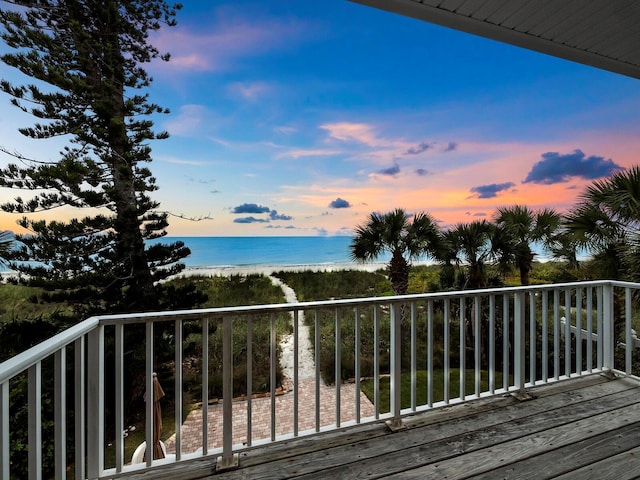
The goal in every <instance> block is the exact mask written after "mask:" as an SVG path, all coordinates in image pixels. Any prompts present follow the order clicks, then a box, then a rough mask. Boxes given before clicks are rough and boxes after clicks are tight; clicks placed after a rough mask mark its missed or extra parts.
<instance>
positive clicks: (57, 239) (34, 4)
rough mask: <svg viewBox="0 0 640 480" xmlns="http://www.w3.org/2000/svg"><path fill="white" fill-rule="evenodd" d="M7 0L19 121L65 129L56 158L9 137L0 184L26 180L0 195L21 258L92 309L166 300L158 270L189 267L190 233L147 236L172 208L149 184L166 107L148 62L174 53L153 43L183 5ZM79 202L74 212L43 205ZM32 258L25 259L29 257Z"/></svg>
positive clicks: (6, 57)
mask: <svg viewBox="0 0 640 480" xmlns="http://www.w3.org/2000/svg"><path fill="white" fill-rule="evenodd" d="M4 4H5V7H3V8H0V22H1V24H2V26H3V27H4V28H3V29H2V30H0V36H1V37H2V39H3V40H4V43H5V44H6V46H7V47H10V48H9V49H7V48H4V49H3V50H5V51H7V50H9V52H8V53H4V54H3V55H1V56H0V59H1V60H2V61H3V62H4V63H5V64H6V65H8V66H11V67H14V68H15V69H17V70H19V71H20V72H22V73H23V74H24V75H26V76H27V77H29V78H30V83H29V84H25V85H16V84H14V83H11V82H9V81H7V80H6V79H2V81H0V90H2V91H4V92H5V93H6V94H8V95H9V96H10V97H11V102H12V103H13V105H15V106H16V107H17V108H19V109H21V110H23V111H24V112H27V113H30V114H32V115H33V116H34V117H35V118H36V122H37V123H35V124H34V125H33V126H31V127H26V128H20V129H19V131H20V133H21V134H23V135H25V136H27V137H30V138H32V139H51V138H56V137H57V138H60V137H63V138H68V139H69V141H68V144H67V145H66V146H65V147H64V148H63V150H62V151H61V152H60V153H59V155H58V156H57V157H55V158H54V160H49V159H46V160H45V159H30V158H26V157H25V156H23V155H21V154H20V153H18V152H14V151H10V150H9V149H8V148H6V147H5V148H3V152H4V153H5V154H9V155H11V156H13V161H14V162H15V163H12V164H9V165H8V166H6V167H4V168H2V169H0V187H6V188H11V189H21V190H25V191H28V192H29V197H30V198H22V197H21V196H16V197H15V198H14V200H13V201H12V202H9V203H5V204H4V205H2V206H1V208H2V210H4V211H5V212H10V213H14V214H20V215H22V217H21V218H20V219H19V220H18V224H19V225H20V226H22V227H23V228H25V229H27V231H28V232H29V234H26V235H18V236H17V237H16V240H17V242H18V245H19V248H17V249H14V250H13V251H12V252H11V253H10V255H9V260H11V262H12V263H11V265H12V268H13V269H15V270H17V271H19V272H20V273H21V274H24V276H23V278H24V279H25V281H28V282H29V283H30V284H31V285H37V286H42V287H45V288H47V289H49V290H55V292H56V294H55V295H57V296H58V298H57V300H59V299H60V298H63V299H65V300H67V301H71V302H75V304H76V305H78V306H80V305H81V306H82V310H81V311H83V312H84V313H86V312H87V311H89V312H97V311H98V312H99V311H109V312H116V311H134V310H142V309H148V308H157V307H158V306H159V305H160V304H159V303H158V301H157V299H158V298H159V295H158V291H157V287H154V285H155V284H156V283H155V282H157V281H159V280H162V279H164V278H166V277H168V276H170V275H172V274H175V273H177V272H179V271H181V270H182V269H183V268H184V265H183V264H182V263H179V261H180V260H181V259H183V258H184V257H186V256H187V255H189V253H190V251H189V249H188V248H186V247H185V246H184V244H183V243H182V242H176V243H173V244H158V245H154V246H148V245H145V240H147V239H154V238H159V237H162V236H164V235H166V230H165V228H166V227H167V225H168V221H167V216H168V215H167V213H166V212H161V211H159V210H158V207H159V204H158V202H156V201H154V200H153V199H152V198H151V196H150V194H151V192H153V191H155V190H156V189H157V185H156V180H155V178H154V177H153V176H152V174H151V171H150V170H149V168H148V167H147V166H145V164H147V163H148V162H150V161H151V147H150V145H149V143H150V141H152V140H154V139H163V138H166V137H167V133H166V132H161V133H156V132H154V130H153V122H152V121H151V119H150V116H151V115H153V114H157V113H166V112H167V111H166V110H165V109H163V108H161V107H160V106H158V105H156V104H154V103H152V102H151V101H150V100H149V95H148V93H146V92H145V89H147V87H149V85H150V84H151V81H152V78H151V77H150V76H149V75H148V73H147V72H146V70H145V69H144V68H143V66H144V64H145V63H148V62H150V61H152V60H154V59H162V60H169V56H168V55H162V54H161V53H160V52H159V51H158V49H156V48H155V47H154V46H152V45H151V44H150V43H149V41H148V40H149V34H150V33H151V32H153V31H155V30H158V29H159V28H161V26H162V25H166V26H173V25H175V15H176V12H177V10H179V9H180V8H181V5H179V4H176V5H173V6H171V5H169V4H167V3H166V2H165V1H164V0H144V1H142V0H139V1H127V0H37V1H35V0H15V1H14V0H12V1H10V2H4ZM61 207H72V208H75V209H78V211H79V212H83V213H80V214H78V216H77V218H73V219H72V220H69V221H60V220H43V219H42V212H49V213H48V217H51V216H52V215H51V212H50V211H52V210H54V209H58V208H61ZM27 262H28V263H27Z"/></svg>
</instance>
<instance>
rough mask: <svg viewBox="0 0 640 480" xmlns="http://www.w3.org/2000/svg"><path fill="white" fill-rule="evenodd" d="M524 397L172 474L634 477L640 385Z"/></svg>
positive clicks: (216, 479) (590, 382) (638, 457)
mask: <svg viewBox="0 0 640 480" xmlns="http://www.w3.org/2000/svg"><path fill="white" fill-rule="evenodd" d="M530 393H531V394H532V395H533V397H534V398H533V399H532V400H529V401H524V402H522V401H518V400H516V399H515V398H514V397H512V396H495V397H491V398H483V399H478V400H474V401H471V402H468V403H465V404H460V405H455V406H448V407H443V408H438V409H434V410H430V411H427V412H424V413H419V414H416V415H413V416H409V417H406V418H405V424H406V426H407V428H406V429H405V430H402V431H399V432H395V433H392V432H390V431H389V430H388V429H387V428H386V427H385V426H384V424H382V423H377V424H370V425H362V426H357V427H351V428H346V429H342V430H341V431H336V432H326V433H321V434H317V435H312V436H308V437H303V438H296V439H292V440H288V441H284V442H280V443H277V444H273V445H267V446H261V447H254V448H252V449H249V450H247V451H243V452H242V453H241V454H240V468H238V469H236V470H229V471H224V472H215V473H213V472H212V468H211V467H212V461H211V460H210V461H209V463H207V462H206V461H205V460H200V463H194V464H193V466H192V467H189V465H182V466H178V465H176V470H175V471H176V472H177V476H171V475H169V477H171V478H173V479H174V480H177V479H178V478H190V479H196V478H207V479H210V480H234V479H252V480H254V479H256V480H257V479H289V478H301V479H326V478H330V479H332V480H339V479H345V480H346V479H360V478H368V479H372V478H406V479H412V478H413V479H423V478H447V479H454V478H458V479H467V478H473V479H475V480H480V479H489V478H536V479H538V478H556V477H558V476H559V477H560V478H562V479H563V480H569V479H573V478H576V479H577V478H611V479H612V480H613V479H614V475H615V480H624V479H625V478H635V477H638V476H639V475H640V402H639V399H640V382H638V381H636V380H632V379H624V378H619V379H614V380H612V379H609V378H606V377H604V376H599V375H594V376H591V377H587V378H580V379H571V380H567V381H563V382H557V383H554V384H549V385H544V386H540V387H535V388H532V389H530ZM623 464H624V467H621V465H623ZM627 465H628V466H627ZM178 467H181V470H178ZM190 468H191V473H190V475H191V476H190V477H189V476H188V475H189V473H188V472H189V469H190ZM620 472H630V473H625V475H621V474H620ZM164 473H165V474H167V471H166V470H165V472H164ZM130 478H132V479H133V478H138V477H137V476H136V477H130ZM139 478H140V479H145V480H147V479H150V478H153V477H152V476H149V475H146V476H140V477H139ZM164 478H168V477H164Z"/></svg>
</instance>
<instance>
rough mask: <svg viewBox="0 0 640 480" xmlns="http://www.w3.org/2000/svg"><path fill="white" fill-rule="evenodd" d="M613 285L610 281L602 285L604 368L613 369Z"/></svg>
mask: <svg viewBox="0 0 640 480" xmlns="http://www.w3.org/2000/svg"><path fill="white" fill-rule="evenodd" d="M613 295H614V292H613V286H612V285H611V284H610V283H608V284H605V285H603V286H602V328H603V336H602V341H603V355H602V369H603V370H613V368H614V360H613V354H614V351H615V345H614V344H615V341H616V340H615V334H614V325H613V322H614V315H613V302H614V298H613Z"/></svg>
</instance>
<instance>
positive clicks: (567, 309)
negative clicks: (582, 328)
mask: <svg viewBox="0 0 640 480" xmlns="http://www.w3.org/2000/svg"><path fill="white" fill-rule="evenodd" d="M564 318H565V323H564V374H565V375H566V376H567V377H570V376H571V290H570V289H568V288H566V289H565V290H564Z"/></svg>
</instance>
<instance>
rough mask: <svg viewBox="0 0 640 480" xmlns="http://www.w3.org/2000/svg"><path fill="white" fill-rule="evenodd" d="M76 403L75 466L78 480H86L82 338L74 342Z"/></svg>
mask: <svg viewBox="0 0 640 480" xmlns="http://www.w3.org/2000/svg"><path fill="white" fill-rule="evenodd" d="M73 370H74V379H73V382H74V385H73V389H74V402H73V407H74V408H73V410H74V412H73V415H74V417H75V422H74V424H75V425H74V437H75V443H74V445H75V452H74V460H75V462H74V465H75V473H76V478H85V472H86V464H85V458H86V452H87V450H86V436H85V435H86V433H85V432H86V428H85V426H86V403H85V396H84V395H85V391H86V388H85V387H86V382H85V337H84V336H82V337H80V338H78V339H77V340H76V341H75V342H74V367H73Z"/></svg>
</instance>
